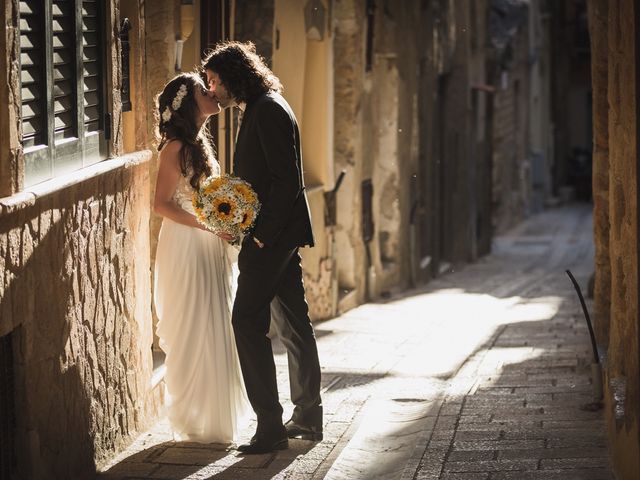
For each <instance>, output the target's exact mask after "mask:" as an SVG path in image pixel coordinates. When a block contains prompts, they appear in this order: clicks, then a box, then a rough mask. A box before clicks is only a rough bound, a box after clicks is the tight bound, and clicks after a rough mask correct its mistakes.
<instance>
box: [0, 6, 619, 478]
mask: <svg viewBox="0 0 640 480" xmlns="http://www.w3.org/2000/svg"><path fill="white" fill-rule="evenodd" d="M504 3H505V2H499V1H496V0H479V1H472V2H469V1H466V0H432V1H426V0H425V1H421V2H417V1H409V0H407V1H392V0H367V1H358V0H260V1H255V2H253V1H252V2H240V1H233V0H154V1H153V2H145V1H143V0H134V1H126V2H125V1H120V0H105V1H97V0H93V1H90V0H83V1H80V0H75V1H74V2H68V1H66V2H63V1H58V0H44V1H43V0H10V1H7V2H5V8H4V9H3V10H2V11H1V12H0V19H1V20H2V21H3V23H4V25H6V29H5V31H4V33H3V35H0V48H1V49H2V51H3V55H1V56H0V57H1V58H0V62H2V68H1V69H0V71H2V73H3V82H2V84H1V85H0V99H1V100H2V101H3V105H6V108H3V109H0V273H1V275H0V422H1V423H0V478H1V479H2V480H4V479H5V478H13V477H15V478H20V479H23V478H24V479H27V478H28V479H32V478H33V479H40V478H43V479H48V478H51V479H58V478H90V476H91V475H92V474H93V472H94V471H95V469H96V468H97V467H99V466H100V465H101V464H102V463H103V462H104V461H105V460H106V459H107V458H108V457H109V456H111V455H113V454H114V453H115V452H117V451H118V450H120V449H122V448H123V446H124V445H126V444H127V442H129V441H130V439H131V437H132V436H133V435H134V434H136V433H137V432H140V431H142V430H144V429H145V428H146V427H147V426H148V425H149V424H150V423H151V422H152V421H154V420H155V419H157V418H158V414H159V411H160V407H161V406H162V403H163V383H162V356H161V355H159V349H158V346H157V344H156V342H154V333H153V332H154V314H153V305H152V301H151V299H152V293H153V292H152V284H153V282H152V280H153V262H154V257H155V248H156V239H157V233H158V230H159V226H160V222H161V219H160V218H158V217H157V216H155V215H153V214H152V213H151V211H150V210H151V209H150V206H151V199H152V198H153V193H154V192H153V189H154V184H155V176H156V172H157V165H156V156H155V150H156V139H155V121H156V120H155V118H154V113H153V112H154V100H155V96H156V94H157V93H158V92H159V91H160V90H161V88H162V87H163V85H164V84H165V83H166V82H167V81H168V80H169V79H171V78H172V77H173V76H174V75H175V74H176V72H179V71H186V70H191V69H192V68H193V67H194V66H195V65H197V64H198V63H199V61H200V58H201V57H202V55H203V53H204V52H205V51H206V49H207V48H210V47H212V46H213V45H215V43H216V42H217V41H219V40H222V39H228V38H235V39H241V40H252V41H253V42H254V43H255V44H256V46H257V48H258V50H259V52H260V53H261V54H262V55H263V56H265V58H266V59H267V60H268V62H269V63H270V65H271V67H272V68H273V70H274V72H275V73H276V74H277V75H278V76H279V77H280V79H281V81H282V83H283V84H284V87H285V92H284V94H285V97H286V98H287V100H288V101H289V103H290V104H291V106H292V108H293V110H294V112H295V114H296V116H297V118H298V120H299V123H300V127H301V134H302V143H303V145H302V148H303V152H304V160H305V180H306V184H307V192H308V195H309V201H310V207H311V210H312V217H313V222H314V230H315V232H316V235H315V236H316V243H317V245H316V247H315V248H313V249H305V250H304V251H303V252H302V253H303V266H304V275H305V282H306V288H307V296H308V301H309V306H310V310H311V314H312V316H313V318H314V319H315V320H319V319H324V318H329V317H332V316H334V315H335V314H336V313H337V312H340V311H345V310H347V309H349V308H351V307H353V306H355V305H358V304H360V303H362V302H364V301H365V300H367V299H379V298H383V297H385V296H386V295H388V294H389V293H391V292H393V291H397V290H400V289H404V288H407V287H410V286H415V285H418V284H420V283H423V282H425V281H428V280H429V279H431V278H433V277H435V276H438V275H440V274H441V273H443V272H445V271H448V270H450V269H453V268H456V267H457V265H460V264H463V263H465V262H469V261H473V260H475V259H477V258H478V257H479V256H481V255H483V254H485V253H487V252H488V251H489V250H490V248H491V237H492V234H493V231H494V230H495V229H496V228H498V229H501V228H507V227H508V226H510V225H513V224H514V223H516V222H517V221H518V220H519V219H521V218H523V216H525V215H527V214H528V213H530V212H532V211H535V210H536V209H537V208H542V206H544V205H545V204H546V203H548V202H547V201H548V199H549V198H550V197H552V196H553V195H555V194H556V193H557V192H555V191H554V188H555V187H554V185H556V183H557V182H560V180H557V179H556V177H555V175H556V173H555V170H553V168H555V167H554V165H556V163H554V156H553V148H554V147H553V144H554V142H553V141H552V139H553V138H555V137H553V135H554V134H553V132H550V131H548V130H546V129H545V128H546V125H547V124H548V123H552V117H553V112H552V111H551V109H550V95H551V93H550V90H551V86H550V85H551V84H550V75H551V73H550V72H551V67H550V62H551V60H550V51H551V49H550V43H549V42H550V38H551V37H550V34H549V31H550V29H551V27H550V26H549V21H548V18H549V17H548V15H549V13H550V10H549V9H548V8H546V7H545V5H547V4H546V3H545V2H542V0H540V1H533V0H532V1H530V2H522V4H519V3H520V2H516V3H518V4H519V5H518V7H517V12H518V15H516V17H515V20H516V24H517V28H516V30H515V35H513V36H510V37H508V38H506V39H503V40H504V41H503V42H502V43H500V42H497V43H496V42H495V40H496V36H495V35H496V28H498V30H499V29H500V28H502V27H505V25H500V24H498V25H497V26H496V24H494V23H492V22H493V20H494V19H493V17H492V16H491V15H492V12H494V13H495V11H496V9H499V8H503V7H504V5H503V4H504ZM506 3H513V2H506ZM524 4H527V5H528V6H525V5H524ZM74 6H75V7H77V8H74ZM507 27H509V25H507ZM507 30H509V28H507ZM509 31H511V30H509ZM508 49H510V51H513V52H514V56H513V58H512V60H513V62H511V63H510V62H509V61H508V54H505V52H506V51H507V50H508ZM532 51H533V52H534V53H535V55H534V57H535V58H534V61H532V60H531V53H532ZM621 61H622V59H621ZM238 122H239V119H238V116H237V114H234V112H232V111H225V112H223V113H221V114H220V115H218V116H217V117H216V118H214V119H212V121H211V124H210V127H211V129H212V133H213V134H214V137H215V139H216V146H217V154H218V159H219V161H220V164H221V166H222V167H223V169H224V170H225V171H230V170H231V165H232V160H233V143H234V138H235V132H236V131H237V127H238ZM620 155H621V156H620V158H622V155H623V153H620ZM343 171H344V177H343V176H342V174H341V172H343ZM338 179H340V180H338ZM563 181H564V180H563ZM554 182H556V183H554ZM558 184H560V183H558ZM338 187H339V188H338ZM507 187H508V188H507ZM605 196H606V195H605ZM600 197H601V198H604V197H602V195H600ZM607 198H608V197H607ZM496 219H497V220H496ZM601 252H602V251H601ZM605 263H606V262H605ZM610 275H611V276H610V277H606V278H610V279H613V272H612V273H611V274H610ZM599 278H601V279H602V278H605V277H602V276H600V277H599ZM612 281H613V280H612ZM601 282H602V280H601ZM598 285H600V286H599V287H598V288H599V289H600V290H598V291H601V290H602V287H601V285H602V283H599V284H598ZM602 301H604V300H602ZM612 325H613V322H612ZM611 331H612V332H614V329H613V328H612V329H611ZM612 338H614V336H613V333H612ZM154 345H155V346H154ZM12 475H13V477H11V476H12Z"/></svg>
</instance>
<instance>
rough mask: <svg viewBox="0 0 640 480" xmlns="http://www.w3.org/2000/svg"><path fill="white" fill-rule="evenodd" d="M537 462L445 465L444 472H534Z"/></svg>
mask: <svg viewBox="0 0 640 480" xmlns="http://www.w3.org/2000/svg"><path fill="white" fill-rule="evenodd" d="M537 466H538V460H537V459H536V460H523V459H519V460H487V461H468V462H449V461H447V463H445V465H444V471H445V472H501V471H508V470H525V471H527V470H535V469H536V467H537Z"/></svg>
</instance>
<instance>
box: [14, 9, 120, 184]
mask: <svg viewBox="0 0 640 480" xmlns="http://www.w3.org/2000/svg"><path fill="white" fill-rule="evenodd" d="M103 3H104V2H102V1H101V0H21V1H20V70H21V75H20V77H21V99H22V115H21V116H22V144H23V147H24V154H25V185H26V186H30V185H33V184H36V183H39V182H42V181H44V180H48V179H50V178H53V177H55V176H58V175H62V174H64V173H68V172H70V171H73V170H77V169H79V168H82V167H84V166H87V165H91V164H93V163H96V162H99V161H100V160H102V159H104V158H106V157H107V143H106V140H107V136H106V135H105V127H106V128H108V127H109V125H108V123H107V122H105V111H104V104H105V102H104V92H105V88H104V85H103V82H104V77H105V76H104V75H103V66H104V60H103V55H104V49H103V48H102V46H103V45H104V41H103V33H104V27H103V23H102V20H103V18H104V15H103V12H102V8H103V7H102V4H103Z"/></svg>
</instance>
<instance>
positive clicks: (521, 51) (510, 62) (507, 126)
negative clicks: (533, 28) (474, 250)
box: [489, 6, 545, 233]
mask: <svg viewBox="0 0 640 480" xmlns="http://www.w3.org/2000/svg"><path fill="white" fill-rule="evenodd" d="M498 21H500V20H496V22H498ZM510 27H512V30H511V33H510V34H505V33H503V30H508V29H509V28H510ZM491 35H492V44H493V52H492V61H491V68H490V72H489V75H490V81H491V83H492V84H493V85H494V86H495V93H494V95H493V127H492V128H493V139H492V143H493V145H492V157H493V162H492V163H493V171H492V184H493V188H492V190H493V193H492V196H493V202H492V203H493V214H492V216H493V220H492V222H493V228H494V231H495V232H497V233H500V232H504V231H506V230H508V229H509V228H511V227H513V226H514V225H517V224H518V223H519V222H521V221H522V220H523V219H524V218H525V217H526V216H527V215H528V214H529V212H530V203H531V169H530V164H529V158H528V157H529V144H528V135H527V133H528V123H527V121H528V114H529V111H528V106H529V101H528V99H529V82H528V80H529V73H530V70H529V60H528V59H529V51H530V45H529V42H528V38H529V34H528V24H527V10H526V7H522V6H513V7H509V8H508V9H507V15H506V16H505V17H504V18H503V19H502V20H501V25H500V26H497V25H495V24H493V27H492V31H491ZM541 101H545V99H541Z"/></svg>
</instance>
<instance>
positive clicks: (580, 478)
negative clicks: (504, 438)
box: [489, 468, 613, 480]
mask: <svg viewBox="0 0 640 480" xmlns="http://www.w3.org/2000/svg"><path fill="white" fill-rule="evenodd" d="M489 479H490V480H613V476H612V475H611V473H610V472H609V470H608V469H600V468H592V469H577V470H554V471H551V470H539V471H534V472H509V473H507V472H496V473H492V474H491V475H490V476H489Z"/></svg>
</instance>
